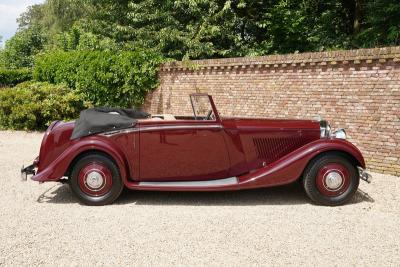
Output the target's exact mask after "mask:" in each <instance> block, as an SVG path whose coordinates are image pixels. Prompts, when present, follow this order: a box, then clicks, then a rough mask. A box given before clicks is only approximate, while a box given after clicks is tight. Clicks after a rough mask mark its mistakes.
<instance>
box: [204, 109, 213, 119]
mask: <svg viewBox="0 0 400 267" xmlns="http://www.w3.org/2000/svg"><path fill="white" fill-rule="evenodd" d="M212 112H213V111H212V109H210V111H209V112H208V113H207V116H206V118H205V119H204V120H205V121H209V120H210V119H211V115H212Z"/></svg>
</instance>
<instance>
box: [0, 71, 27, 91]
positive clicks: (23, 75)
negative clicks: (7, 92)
mask: <svg viewBox="0 0 400 267" xmlns="http://www.w3.org/2000/svg"><path fill="white" fill-rule="evenodd" d="M31 79H32V71H31V70H30V69H0V86H1V87H3V86H15V85H17V84H19V83H21V82H25V81H29V80H31Z"/></svg>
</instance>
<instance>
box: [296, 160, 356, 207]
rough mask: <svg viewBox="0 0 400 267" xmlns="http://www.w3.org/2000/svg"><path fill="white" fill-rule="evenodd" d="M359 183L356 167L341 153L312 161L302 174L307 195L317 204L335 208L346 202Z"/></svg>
mask: <svg viewBox="0 0 400 267" xmlns="http://www.w3.org/2000/svg"><path fill="white" fill-rule="evenodd" d="M359 182H360V178H359V174H358V171H357V168H356V166H354V164H353V163H352V162H351V161H350V160H349V159H348V158H347V156H346V155H344V154H341V153H329V154H325V155H323V156H321V157H318V158H316V159H314V160H313V161H312V162H310V164H309V165H308V166H307V168H306V169H305V171H304V173H303V186H304V190H305V191H306V193H307V195H308V196H309V197H310V198H311V200H312V201H314V202H315V203H317V204H320V205H327V206H337V205H342V204H344V203H346V202H348V201H349V200H350V199H351V198H352V197H353V196H354V194H355V192H356V191H357V188H358V184H359Z"/></svg>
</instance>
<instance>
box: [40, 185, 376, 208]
mask: <svg viewBox="0 0 400 267" xmlns="http://www.w3.org/2000/svg"><path fill="white" fill-rule="evenodd" d="M37 202H39V203H59V204H66V203H78V200H77V198H76V197H75V196H74V195H73V193H72V191H71V190H70V188H69V186H68V185H67V184H64V185H59V184H56V185H54V186H53V187H51V188H49V189H47V190H46V191H45V192H43V193H42V194H41V195H40V196H39V197H38V199H37ZM361 202H374V199H373V198H371V197H370V196H369V195H368V194H367V193H365V192H363V191H362V190H360V189H359V190H358V191H357V192H356V194H355V197H354V198H353V199H352V201H351V202H350V203H349V204H357V203H361ZM306 203H311V202H310V200H309V199H308V197H307V195H306V193H305V192H304V190H303V188H302V186H301V185H300V184H299V183H294V184H291V185H285V186H279V187H272V188H262V189H253V190H242V191H224V192H157V191H132V190H124V191H123V192H122V194H121V196H120V197H119V198H118V199H117V200H116V202H115V204H116V205H125V204H129V205H132V204H134V205H189V206H255V205H301V204H306Z"/></svg>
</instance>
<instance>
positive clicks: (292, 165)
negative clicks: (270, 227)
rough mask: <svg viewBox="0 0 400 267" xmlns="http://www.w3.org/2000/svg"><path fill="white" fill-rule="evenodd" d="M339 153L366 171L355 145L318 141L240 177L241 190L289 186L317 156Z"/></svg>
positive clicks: (327, 140)
mask: <svg viewBox="0 0 400 267" xmlns="http://www.w3.org/2000/svg"><path fill="white" fill-rule="evenodd" d="M329 151H339V152H342V153H345V154H347V155H350V156H351V157H352V158H354V159H355V161H356V164H357V166H360V167H362V168H363V169H365V161H364V158H363V156H362V154H361V152H360V150H358V149H357V148H356V147H355V146H354V145H353V144H351V143H350V142H348V141H346V140H342V139H318V140H316V141H313V142H311V143H309V144H307V145H305V146H303V147H301V148H299V149H297V150H295V151H293V152H291V153H290V154H288V155H286V156H285V157H283V158H281V159H280V160H278V161H276V162H274V163H273V164H270V165H268V166H266V167H263V168H260V169H258V170H256V171H254V172H251V173H249V174H245V175H243V176H240V177H238V179H239V184H240V188H243V189H244V188H257V187H269V186H275V185H283V184H289V183H292V182H294V181H295V180H297V179H298V178H299V177H300V176H301V175H302V173H303V171H304V169H305V168H306V166H307V164H308V163H309V162H310V161H311V160H312V159H313V158H314V157H316V156H318V155H320V154H322V153H325V152H329Z"/></svg>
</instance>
